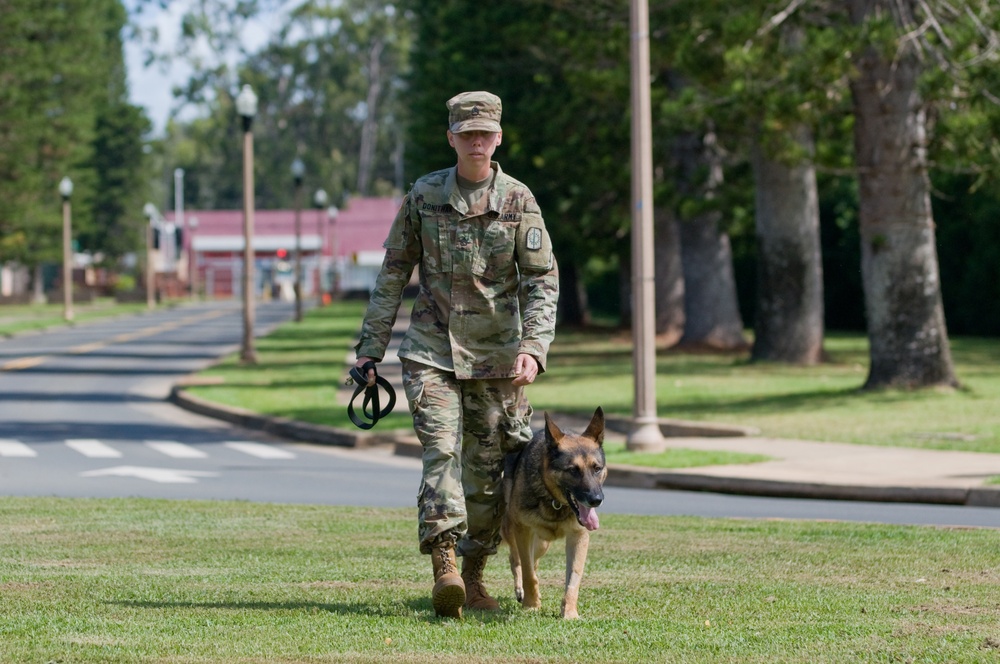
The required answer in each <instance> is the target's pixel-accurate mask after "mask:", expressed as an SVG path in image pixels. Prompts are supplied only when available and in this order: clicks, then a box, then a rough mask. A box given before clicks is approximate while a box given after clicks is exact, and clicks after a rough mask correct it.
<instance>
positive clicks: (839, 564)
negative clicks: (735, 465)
mask: <svg viewBox="0 0 1000 664" xmlns="http://www.w3.org/2000/svg"><path fill="white" fill-rule="evenodd" d="M411 512H412V511H411V510H383V509H364V508H345V507H328V506H297V505H260V504H250V503H243V502H176V501H156V500H139V499H113V500H90V499H86V500H64V499H44V498H43V499H32V498H0V539H2V541H3V547H2V548H0V615H3V620H2V621H0V661H4V662H57V661H58V662H82V663H85V662H101V663H114V662H173V663H176V662H212V663H216V664H220V663H221V664H225V663H228V662H234V663H235V662H240V663H246V662H264V661H268V662H273V661H276V662H307V661H308V662H389V663H397V662H406V663H411V662H427V661H435V662H449V663H450V662H454V663H458V662H468V663H473V664H474V663H480V662H481V663H486V662H522V663H524V662H575V663H576V662H628V663H630V664H631V663H633V662H654V661H655V662H713V663H714V662H749V663H753V662H804V663H805V662H807V663H815V662H844V661H858V662H985V661H996V658H997V657H998V656H1000V627H998V625H1000V573H998V571H997V570H1000V548H998V547H997V546H996V541H997V540H996V537H997V532H996V531H991V530H968V529H961V530H946V529H936V528H926V527H923V528H921V527H903V526H880V525H870V524H848V523H829V522H797V521H756V520H754V521H744V520H723V519H698V518H679V517H638V516H619V515H610V514H609V515H606V516H604V517H602V519H601V523H602V527H601V529H600V530H599V531H597V532H596V533H594V534H593V536H592V539H591V547H590V556H589V559H588V562H587V569H586V572H585V574H584V579H583V584H582V590H581V593H580V613H581V620H580V621H576V622H573V621H563V620H561V619H560V618H559V617H558V613H559V602H560V599H561V583H562V577H563V570H562V568H563V564H564V563H563V560H562V558H563V555H562V544H561V543H559V544H557V545H555V546H554V547H553V548H552V550H551V552H550V553H549V555H548V556H546V557H545V558H543V559H542V561H541V564H540V572H539V574H540V579H541V585H542V610H541V611H539V612H526V611H524V610H522V609H521V608H520V606H519V605H518V604H517V603H516V601H515V600H514V599H513V592H512V581H511V579H510V573H509V570H508V569H507V565H506V550H505V549H501V555H500V556H498V557H497V558H496V559H495V560H493V561H492V562H491V564H490V565H489V566H488V567H487V570H486V580H487V585H488V587H489V588H490V589H491V591H493V592H494V594H495V595H496V596H497V598H498V599H499V601H500V606H501V610H500V611H499V612H498V613H496V614H488V613H473V612H469V613H467V615H466V618H465V619H464V620H462V621H454V620H447V619H438V618H435V617H434V615H433V610H432V608H431V605H430V599H429V590H430V586H431V582H430V578H431V574H430V562H429V560H428V558H427V557H426V556H421V555H419V553H418V552H417V547H416V541H415V535H414V531H413V515H412V513H411Z"/></svg>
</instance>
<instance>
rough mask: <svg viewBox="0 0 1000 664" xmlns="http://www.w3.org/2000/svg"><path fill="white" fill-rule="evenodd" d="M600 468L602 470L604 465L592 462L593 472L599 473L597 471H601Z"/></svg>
mask: <svg viewBox="0 0 1000 664" xmlns="http://www.w3.org/2000/svg"><path fill="white" fill-rule="evenodd" d="M602 470H604V466H602V465H601V464H599V463H595V464H594V472H595V473H599V472H601V471H602Z"/></svg>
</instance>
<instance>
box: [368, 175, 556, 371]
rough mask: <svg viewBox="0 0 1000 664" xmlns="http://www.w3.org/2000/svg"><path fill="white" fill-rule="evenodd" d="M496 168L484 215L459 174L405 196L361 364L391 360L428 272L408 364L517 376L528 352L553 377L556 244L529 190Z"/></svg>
mask: <svg viewBox="0 0 1000 664" xmlns="http://www.w3.org/2000/svg"><path fill="white" fill-rule="evenodd" d="M492 168H493V171H494V172H495V177H494V179H493V183H492V184H491V185H490V188H489V190H488V192H487V194H486V195H485V196H483V197H482V198H481V199H480V203H479V205H478V206H477V207H479V208H481V209H469V207H468V205H467V204H466V201H465V199H464V198H463V197H462V195H461V193H460V192H459V190H458V185H457V177H456V175H457V173H456V170H457V169H456V168H455V167H452V168H449V169H445V170H441V171H435V172H433V173H430V174H428V175H425V176H424V177H422V178H420V179H419V180H417V182H416V183H415V184H414V185H413V188H412V189H411V190H410V193H409V194H407V196H406V197H405V198H404V199H403V204H402V206H401V207H400V209H399V212H398V213H397V214H396V218H395V220H394V221H393V223H392V228H391V229H390V230H389V236H388V238H386V241H385V243H384V244H383V246H384V247H385V250H386V254H385V260H384V261H383V263H382V269H381V271H380V272H379V275H378V279H377V280H376V283H375V289H374V290H373V291H372V294H371V300H370V302H369V304H368V311H367V313H366V314H365V319H364V323H363V325H362V328H361V339H360V341H359V342H358V344H357V345H356V346H355V349H356V350H357V353H358V357H363V356H368V357H372V358H375V359H382V357H383V356H384V354H385V349H386V346H387V345H388V343H389V337H390V335H391V332H392V325H393V323H394V322H395V318H396V312H397V311H398V309H399V305H400V300H401V297H402V293H403V287H404V286H406V284H407V283H408V282H409V280H410V275H411V274H412V273H413V269H414V268H415V267H416V266H418V265H419V266H420V288H419V291H418V294H417V297H416V301H415V302H414V304H413V311H412V313H411V316H410V327H409V329H408V330H407V332H406V335H405V337H404V338H403V341H402V343H401V345H400V348H399V356H400V357H405V358H409V359H412V360H416V361H418V362H423V363H424V364H429V365H431V366H435V367H438V368H440V369H444V370H446V371H454V372H455V376H456V377H457V378H460V379H466V378H504V377H513V375H514V368H513V367H514V360H515V358H516V357H517V355H518V354H519V353H528V354H530V355H533V356H534V357H535V358H536V359H537V360H538V365H539V370H540V371H544V370H545V359H546V355H547V354H548V350H549V344H550V343H551V342H552V338H553V336H554V334H555V321H556V302H557V300H558V298H559V278H558V273H557V268H556V262H555V258H554V256H553V255H552V244H551V242H550V240H549V234H548V231H546V230H545V222H544V221H543V220H542V214H541V211H540V210H539V208H538V204H537V203H536V202H535V198H534V196H532V194H531V192H530V191H529V190H528V188H527V187H526V186H524V185H523V184H521V183H520V182H518V181H517V180H515V179H514V178H512V177H510V176H508V175H505V174H504V173H503V172H502V171H501V170H500V166H499V164H497V163H496V162H493V164H492Z"/></svg>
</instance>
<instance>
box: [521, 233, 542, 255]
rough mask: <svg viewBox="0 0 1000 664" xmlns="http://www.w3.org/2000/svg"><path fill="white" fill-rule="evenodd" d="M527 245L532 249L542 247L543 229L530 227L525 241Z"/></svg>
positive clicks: (535, 249) (536, 249)
mask: <svg viewBox="0 0 1000 664" xmlns="http://www.w3.org/2000/svg"><path fill="white" fill-rule="evenodd" d="M524 244H525V246H526V247H527V248H528V249H531V250H532V251H538V250H539V249H541V248H542V229H541V228H529V229H528V236H527V237H526V238H525V241H524Z"/></svg>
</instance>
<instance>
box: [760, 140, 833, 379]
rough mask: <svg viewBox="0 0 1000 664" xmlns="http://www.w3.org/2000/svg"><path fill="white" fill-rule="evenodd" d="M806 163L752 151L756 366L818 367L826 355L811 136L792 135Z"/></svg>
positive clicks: (820, 258)
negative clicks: (767, 363) (763, 362)
mask: <svg viewBox="0 0 1000 664" xmlns="http://www.w3.org/2000/svg"><path fill="white" fill-rule="evenodd" d="M791 133H792V136H793V138H794V140H796V142H797V143H798V145H799V146H800V147H801V148H802V149H803V150H805V151H806V152H807V155H808V157H807V159H805V160H803V161H801V162H800V163H797V164H789V163H787V162H786V161H784V160H782V159H781V158H780V157H779V158H775V157H773V156H769V155H768V154H767V153H766V152H765V150H766V148H764V147H763V146H761V145H759V144H756V145H754V147H753V149H752V156H751V163H752V164H753V171H754V185H755V190H756V211H755V215H754V216H755V219H756V227H757V247H758V255H757V309H756V312H755V325H754V344H753V350H752V352H751V357H752V358H753V359H754V360H769V361H778V362H788V363H792V364H816V363H818V362H819V361H820V360H821V359H822V355H823V274H822V256H821V254H820V241H819V197H818V193H817V189H816V171H815V167H814V166H813V164H812V161H811V158H809V157H811V155H812V152H813V140H812V133H811V131H810V130H809V128H808V127H806V126H804V125H799V126H798V127H797V128H795V129H793V130H792V132H791Z"/></svg>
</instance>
